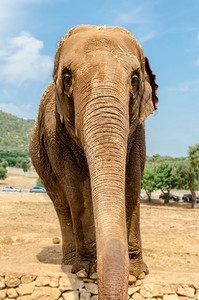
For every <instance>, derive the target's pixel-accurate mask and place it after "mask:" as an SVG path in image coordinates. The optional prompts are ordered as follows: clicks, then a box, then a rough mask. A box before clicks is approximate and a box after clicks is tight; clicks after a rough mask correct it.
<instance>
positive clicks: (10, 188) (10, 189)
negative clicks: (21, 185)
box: [3, 186, 21, 192]
mask: <svg viewBox="0 0 199 300" xmlns="http://www.w3.org/2000/svg"><path fill="white" fill-rule="evenodd" d="M3 192H21V190H20V189H18V188H16V187H14V186H4V188H3Z"/></svg>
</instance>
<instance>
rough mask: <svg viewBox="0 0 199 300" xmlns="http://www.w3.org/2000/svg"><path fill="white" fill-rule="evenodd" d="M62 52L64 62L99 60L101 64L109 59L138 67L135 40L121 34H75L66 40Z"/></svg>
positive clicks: (138, 49) (137, 48)
mask: <svg viewBox="0 0 199 300" xmlns="http://www.w3.org/2000/svg"><path fill="white" fill-rule="evenodd" d="M62 50H63V51H62V56H65V59H64V60H65V61H67V60H68V59H70V60H71V61H72V60H75V61H76V62H78V61H79V62H80V61H81V62H84V63H85V62H90V60H92V61H93V59H94V61H95V62H97V61H98V60H99V61H100V62H101V63H102V62H103V61H108V60H109V59H110V58H111V59H112V61H113V60H114V61H117V62H118V63H119V64H127V65H129V66H130V65H132V67H133V68H135V69H136V68H138V67H139V66H140V62H139V52H140V48H139V46H138V44H137V43H136V40H135V39H134V38H132V39H131V38H130V37H128V36H123V35H122V34H121V35H119V34H117V35H116V33H115V34H110V33H104V32H100V33H99V32H98V34H94V33H92V34H91V33H90V32H87V33H79V34H75V35H74V36H71V37H70V38H69V39H68V40H66V42H65V44H64V47H63V49H62Z"/></svg>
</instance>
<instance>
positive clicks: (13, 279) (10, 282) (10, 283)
mask: <svg viewBox="0 0 199 300" xmlns="http://www.w3.org/2000/svg"><path fill="white" fill-rule="evenodd" d="M20 282H21V281H20V278H19V277H18V276H17V275H16V274H9V275H6V277H5V284H6V286H7V287H11V288H12V287H17V286H18V285H19V284H20Z"/></svg>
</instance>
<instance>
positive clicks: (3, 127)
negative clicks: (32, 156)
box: [0, 110, 35, 151]
mask: <svg viewBox="0 0 199 300" xmlns="http://www.w3.org/2000/svg"><path fill="white" fill-rule="evenodd" d="M34 122H35V121H34V120H28V119H23V118H18V117H17V116H14V115H11V114H8V113H5V112H3V111H1V110H0V150H6V151H13V150H21V151H23V150H25V151H27V150H28V145H29V140H30V136H31V133H32V130H33V126H34Z"/></svg>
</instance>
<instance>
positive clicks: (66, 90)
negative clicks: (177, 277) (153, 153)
mask: <svg viewBox="0 0 199 300" xmlns="http://www.w3.org/2000/svg"><path fill="white" fill-rule="evenodd" d="M157 88H158V85H157V83H156V75H155V74H154V73H153V71H152V70H151V68H150V64H149V60H148V58H147V57H145V56H144V53H143V51H142V48H141V46H140V44H139V43H138V41H137V40H136V39H135V37H134V35H133V34H131V33H130V32H129V31H127V30H126V29H124V28H122V27H114V26H112V27H106V26H94V25H78V26H76V27H73V28H72V29H70V30H69V31H68V33H67V34H66V35H65V36H64V37H63V38H62V39H61V41H60V42H59V43H58V47H57V51H56V54H55V60H54V70H53V81H52V82H51V83H50V84H49V86H48V87H47V88H46V90H45V92H44V94H43V96H42V99H41V102H40V105H39V110H38V115H37V119H36V122H35V127H34V130H33V133H32V136H31V140H30V147H29V150H30V155H31V159H32V163H33V166H34V168H35V170H36V171H37V173H38V175H39V176H40V177H41V179H42V180H43V182H44V186H45V188H46V190H47V193H48V195H49V197H50V198H51V199H52V202H53V205H54V208H55V210H56V213H57V216H58V219H59V223H60V228H61V233H62V249H63V261H62V263H63V264H69V265H70V264H71V265H72V269H71V272H72V273H76V274H77V275H78V274H80V273H81V272H80V273H79V271H84V272H85V273H84V274H86V275H85V276H87V275H88V276H91V277H92V276H94V277H95V275H96V272H97V278H98V289H99V299H100V300H102V299H103V300H105V299H120V300H123V299H125V300H126V299H127V289H128V279H129V274H132V275H134V277H135V278H136V279H140V278H143V277H144V276H145V275H146V274H148V268H147V266H146V264H145V263H144V262H143V257H142V248H141V237H140V190H141V179H142V175H143V170H144V165H145V157H146V151H145V125H144V121H145V119H146V117H147V116H148V115H150V114H152V113H153V111H155V110H156V109H157V103H158V97H157V94H156V91H157ZM94 277H93V278H94Z"/></svg>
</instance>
